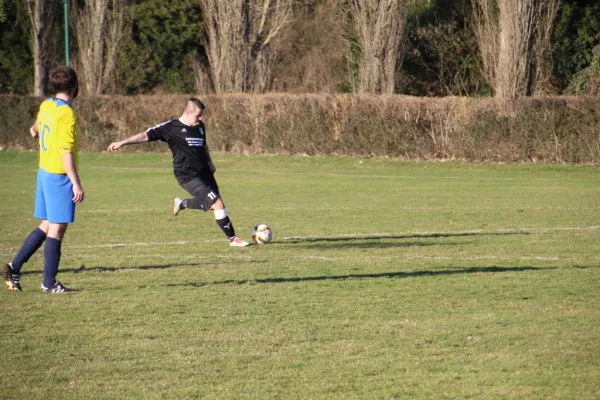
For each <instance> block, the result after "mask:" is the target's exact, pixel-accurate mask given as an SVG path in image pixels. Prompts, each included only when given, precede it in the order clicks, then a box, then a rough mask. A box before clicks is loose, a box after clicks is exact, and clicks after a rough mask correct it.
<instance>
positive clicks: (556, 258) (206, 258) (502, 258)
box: [71, 253, 600, 268]
mask: <svg viewBox="0 0 600 400" xmlns="http://www.w3.org/2000/svg"><path fill="white" fill-rule="evenodd" d="M104 258H106V255H105V254H102V255H98V254H77V255H74V256H72V257H71V259H72V260H82V261H83V260H93V259H104ZM131 258H135V259H139V258H152V259H163V260H178V261H182V260H193V261H197V262H199V263H202V262H213V261H214V259H215V258H217V259H223V260H235V261H251V260H253V259H254V258H253V257H252V256H251V255H244V254H240V253H238V254H232V255H226V256H216V257H215V256H212V257H211V256H202V255H185V256H181V255H178V254H160V253H158V254H141V255H133V254H129V255H124V256H121V255H120V256H119V260H122V259H131ZM290 258H292V259H295V260H305V261H306V260H315V261H337V262H339V261H355V260H356V256H335V257H330V256H315V255H294V256H291V257H290V256H286V257H285V259H286V260H288V259H290ZM368 259H369V260H372V261H373V260H376V261H395V260H429V261H490V260H491V261H515V260H519V261H581V259H580V258H576V257H562V256H545V257H540V256H518V257H508V256H496V255H483V256H474V257H451V256H431V257H430V256H418V255H408V254H406V255H405V254H401V255H399V256H394V257H391V256H377V255H373V254H369V256H368ZM587 260H588V261H594V262H595V261H600V258H599V257H596V258H591V259H587ZM276 261H278V259H273V258H269V262H276ZM123 268H126V267H123Z"/></svg>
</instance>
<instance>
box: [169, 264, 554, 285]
mask: <svg viewBox="0 0 600 400" xmlns="http://www.w3.org/2000/svg"><path fill="white" fill-rule="evenodd" d="M550 269H555V268H553V267H552V268H538V267H527V266H525V267H499V266H495V265H494V266H490V267H472V268H458V269H445V270H442V271H411V272H381V273H377V274H348V275H327V276H299V277H282V278H259V279H251V280H250V279H245V280H235V279H229V280H224V281H214V282H186V283H169V284H167V285H165V286H173V287H178V286H191V287H203V286H208V285H231V284H237V285H244V284H247V283H292V282H312V281H329V280H333V281H338V280H346V279H380V278H388V279H390V278H392V279H393V278H411V277H426V276H443V275H456V274H478V273H499V272H523V271H541V270H544V271H545V270H550Z"/></svg>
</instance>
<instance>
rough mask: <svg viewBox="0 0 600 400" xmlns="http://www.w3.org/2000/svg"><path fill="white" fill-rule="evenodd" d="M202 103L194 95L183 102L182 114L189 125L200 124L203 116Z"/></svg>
mask: <svg viewBox="0 0 600 400" xmlns="http://www.w3.org/2000/svg"><path fill="white" fill-rule="evenodd" d="M204 108H205V107H204V104H203V103H202V102H201V101H200V100H198V99H197V98H195V97H192V98H190V99H189V100H188V101H187V102H186V103H185V109H184V110H183V116H184V117H185V120H186V121H187V122H188V123H189V124H190V125H200V122H201V121H202V118H203V117H204Z"/></svg>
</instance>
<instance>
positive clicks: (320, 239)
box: [280, 231, 531, 243]
mask: <svg viewBox="0 0 600 400" xmlns="http://www.w3.org/2000/svg"><path fill="white" fill-rule="evenodd" d="M512 235H531V232H520V231H513V232H456V233H435V232H433V233H411V234H409V235H365V236H338V237H318V236H315V237H291V238H286V239H282V240H281V242H280V243H305V242H309V243H310V242H347V241H353V240H384V239H436V238H449V237H469V236H512Z"/></svg>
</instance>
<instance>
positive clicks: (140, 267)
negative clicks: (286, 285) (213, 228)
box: [21, 263, 214, 275]
mask: <svg viewBox="0 0 600 400" xmlns="http://www.w3.org/2000/svg"><path fill="white" fill-rule="evenodd" d="M208 265H214V263H187V264H182V263H173V264H158V265H137V266H134V267H105V266H96V267H86V266H85V265H83V264H82V265H81V266H80V267H79V268H60V269H59V270H58V273H67V272H70V273H74V274H78V273H80V272H118V271H128V270H153V269H168V268H175V267H206V266H208ZM43 273H44V271H43V270H34V271H23V272H21V275H36V274H43Z"/></svg>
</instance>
